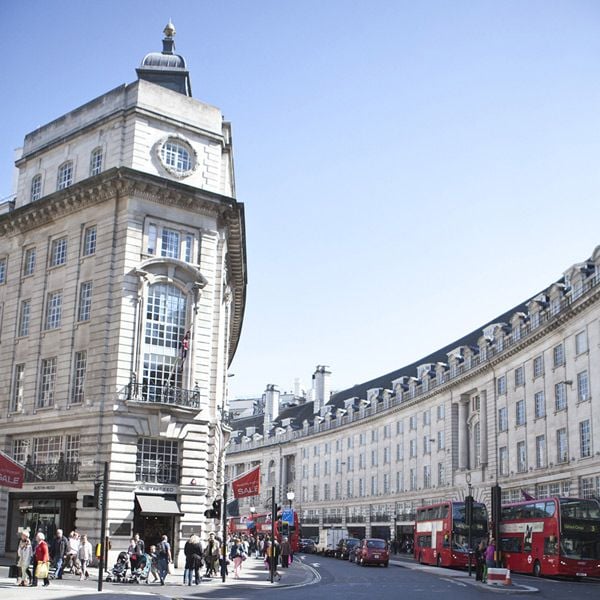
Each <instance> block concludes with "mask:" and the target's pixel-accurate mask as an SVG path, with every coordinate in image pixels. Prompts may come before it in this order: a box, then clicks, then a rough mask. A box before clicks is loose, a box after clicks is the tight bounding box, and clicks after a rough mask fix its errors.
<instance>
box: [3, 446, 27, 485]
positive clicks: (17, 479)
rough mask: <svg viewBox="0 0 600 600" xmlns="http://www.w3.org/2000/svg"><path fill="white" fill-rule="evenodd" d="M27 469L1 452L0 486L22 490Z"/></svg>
mask: <svg viewBox="0 0 600 600" xmlns="http://www.w3.org/2000/svg"><path fill="white" fill-rule="evenodd" d="M24 478H25V468H24V467H22V466H21V465H20V464H19V463H17V462H15V461H14V460H13V459H12V458H11V457H10V456H8V455H7V454H4V452H2V451H1V450H0V486H4V487H10V488H22V487H23V480H24Z"/></svg>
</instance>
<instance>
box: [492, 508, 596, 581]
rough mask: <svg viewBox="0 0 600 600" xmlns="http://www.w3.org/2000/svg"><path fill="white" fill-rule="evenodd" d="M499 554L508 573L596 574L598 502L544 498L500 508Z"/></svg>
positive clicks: (586, 575) (537, 574)
mask: <svg viewBox="0 0 600 600" xmlns="http://www.w3.org/2000/svg"><path fill="white" fill-rule="evenodd" d="M500 550H501V551H502V557H503V562H504V565H505V566H506V567H508V568H509V569H511V571H516V572H517V573H532V574H533V575H536V576H537V577H539V576H540V575H552V576H567V577H590V576H591V577H598V576H600V503H599V502H598V501H597V500H592V499H580V498H560V497H554V498H544V499H540V500H526V501H524V502H515V503H513V504H505V505H503V506H502V512H501V520H500Z"/></svg>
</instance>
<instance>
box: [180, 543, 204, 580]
mask: <svg viewBox="0 0 600 600" xmlns="http://www.w3.org/2000/svg"><path fill="white" fill-rule="evenodd" d="M183 553H184V554H185V569H184V570H183V585H185V584H186V583H187V584H188V585H192V572H193V573H194V583H195V584H196V585H198V584H199V583H200V582H201V581H202V575H200V567H202V544H201V543H200V538H199V537H198V536H197V535H196V534H193V535H191V536H190V539H189V540H188V541H187V542H186V543H185V546H184V547H183Z"/></svg>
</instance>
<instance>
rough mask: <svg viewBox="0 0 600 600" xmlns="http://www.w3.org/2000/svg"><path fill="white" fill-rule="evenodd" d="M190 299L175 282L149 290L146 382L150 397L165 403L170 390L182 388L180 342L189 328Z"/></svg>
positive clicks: (161, 284)
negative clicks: (187, 327)
mask: <svg viewBox="0 0 600 600" xmlns="http://www.w3.org/2000/svg"><path fill="white" fill-rule="evenodd" d="M186 314H187V299H186V296H185V294H184V293H183V292H182V291H181V290H180V289H179V288H177V287H175V286H174V285H171V284H164V283H156V284H153V285H151V286H150V287H149V289H148V302H147V306H146V329H145V334H144V352H143V357H144V365H143V385H144V392H145V394H146V395H147V400H148V401H150V402H161V401H163V396H164V394H165V393H166V392H167V391H168V390H173V389H178V388H181V387H182V385H181V384H182V374H183V358H184V357H182V356H181V353H180V345H181V344H182V342H183V338H184V336H185V331H186Z"/></svg>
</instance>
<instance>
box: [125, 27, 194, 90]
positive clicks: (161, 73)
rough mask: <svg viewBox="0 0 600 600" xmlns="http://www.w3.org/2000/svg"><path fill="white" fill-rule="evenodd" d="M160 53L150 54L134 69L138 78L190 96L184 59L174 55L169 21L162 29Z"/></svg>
mask: <svg viewBox="0 0 600 600" xmlns="http://www.w3.org/2000/svg"><path fill="white" fill-rule="evenodd" d="M164 34H165V37H164V38H163V49H162V52H150V53H149V54H146V56H144V60H142V64H141V65H140V66H139V67H138V68H137V69H136V72H137V74H138V77H139V78H140V79H144V80H145V81H151V82H152V83H156V84H157V85H160V86H162V87H165V88H168V89H170V90H173V91H175V92H179V93H180V94H184V95H186V96H191V95H192V86H191V83H190V76H189V73H188V70H187V65H186V64H185V58H183V56H180V55H179V54H175V53H174V52H173V50H174V49H175V40H174V39H173V38H174V36H175V27H174V25H173V23H171V22H170V21H169V23H168V24H167V26H166V27H165V29H164Z"/></svg>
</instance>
